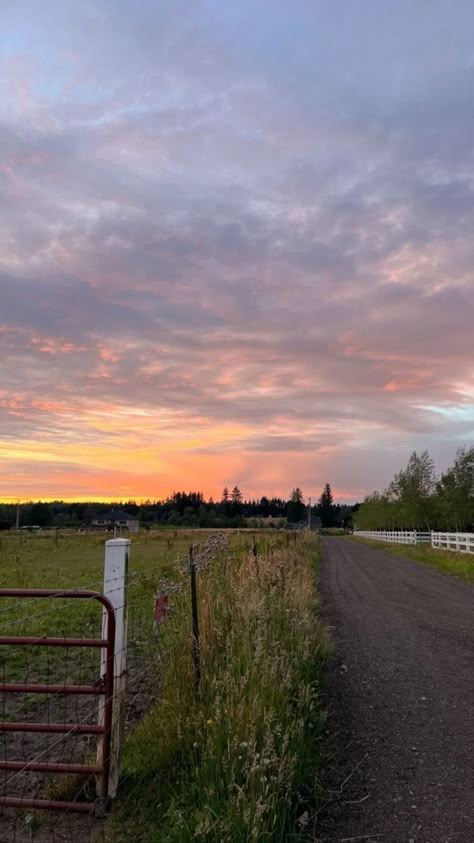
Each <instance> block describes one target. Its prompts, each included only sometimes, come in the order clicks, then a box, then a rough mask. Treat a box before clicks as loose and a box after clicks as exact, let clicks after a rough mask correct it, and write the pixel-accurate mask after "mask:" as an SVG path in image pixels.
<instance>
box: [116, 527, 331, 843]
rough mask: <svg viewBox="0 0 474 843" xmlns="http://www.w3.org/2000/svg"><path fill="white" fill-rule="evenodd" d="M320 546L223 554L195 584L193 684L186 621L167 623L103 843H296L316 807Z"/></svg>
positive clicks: (302, 543) (322, 643)
mask: <svg viewBox="0 0 474 843" xmlns="http://www.w3.org/2000/svg"><path fill="white" fill-rule="evenodd" d="M316 563H317V546H316V543H315V539H314V538H299V539H298V542H297V543H296V544H295V546H293V547H291V548H287V547H286V546H285V545H284V543H283V542H282V540H281V538H280V537H275V540H274V541H272V543H271V546H269V545H268V543H267V544H266V547H265V552H264V553H263V554H261V553H258V555H257V558H255V557H254V556H253V554H252V553H250V552H249V551H248V549H242V548H241V549H240V550H234V551H233V552H231V551H230V550H229V549H224V550H221V551H220V553H219V556H218V558H217V559H214V561H213V563H212V565H211V566H210V567H208V566H205V567H204V568H203V569H202V570H201V572H200V574H199V577H198V585H199V606H200V620H201V658H202V682H201V687H200V690H199V692H196V691H195V689H194V676H193V664H192V658H191V646H190V637H189V628H190V616H189V614H188V612H187V611H184V612H183V615H182V616H181V617H180V618H179V619H176V618H175V619H174V632H173V635H172V636H171V637H170V639H169V644H168V647H167V652H166V659H165V661H164V664H163V671H164V676H163V689H162V693H161V699H160V701H159V703H158V704H157V705H156V706H155V708H154V709H153V710H152V711H151V712H150V714H149V715H148V716H147V718H146V719H145V720H144V721H143V722H142V724H141V725H140V726H139V727H138V728H137V729H136V730H135V731H134V733H133V734H132V735H131V737H130V738H129V741H128V744H127V746H126V751H125V764H124V784H123V787H122V792H121V796H120V797H119V800H118V803H117V804H116V806H115V810H114V812H113V814H112V816H111V818H110V820H109V822H108V823H107V825H106V828H105V831H104V838H105V839H106V840H107V841H112V840H113V841H125V840H130V839H134V840H140V841H147V842H148V843H154V842H155V841H156V843H186V841H198V843H199V841H202V842H203V841H206V843H207V842H208V841H209V843H211V841H214V843H226V841H227V843H239V841H242V843H244V841H265V840H267V841H279V840H281V841H283V840H290V839H291V840H298V839H303V838H304V834H305V826H306V824H307V822H308V820H309V817H310V813H311V810H314V809H315V808H316V806H317V802H318V797H319V796H320V784H319V779H318V772H319V770H318V767H319V757H318V754H319V739H320V736H321V733H322V729H323V720H324V717H323V713H322V711H321V706H320V700H319V670H320V665H321V662H322V660H323V659H324V658H325V657H326V655H327V649H328V646H327V641H326V636H325V633H324V630H323V629H322V627H321V626H320V624H319V622H318V600H317V594H316Z"/></svg>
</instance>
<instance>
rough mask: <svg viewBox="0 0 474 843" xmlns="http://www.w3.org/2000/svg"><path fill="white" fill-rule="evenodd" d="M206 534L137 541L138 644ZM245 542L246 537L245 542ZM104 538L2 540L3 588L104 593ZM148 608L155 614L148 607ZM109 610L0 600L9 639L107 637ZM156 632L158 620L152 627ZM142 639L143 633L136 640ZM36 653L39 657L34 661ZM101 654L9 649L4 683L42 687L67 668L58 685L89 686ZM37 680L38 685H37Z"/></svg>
mask: <svg viewBox="0 0 474 843" xmlns="http://www.w3.org/2000/svg"><path fill="white" fill-rule="evenodd" d="M196 535H199V536H200V535H201V531H196V532H192V531H183V532H179V533H178V532H176V533H172V532H169V531H167V532H161V533H158V532H157V533H150V534H148V533H147V534H144V535H140V536H139V537H138V536H137V537H136V538H132V548H131V555H130V583H131V584H133V588H131V589H130V597H131V598H132V599H131V601H130V613H131V624H130V628H131V633H132V638H133V636H134V633H135V632H136V629H135V627H136V626H137V624H138V622H141V621H142V619H143V615H144V614H145V613H146V617H147V619H149V618H151V612H152V600H153V594H154V592H155V590H156V587H157V583H158V580H159V579H160V577H163V576H164V577H171V578H173V577H174V576H176V574H177V572H178V560H179V559H180V558H183V556H184V555H185V554H186V552H187V550H188V548H189V545H190V544H191V543H192V542H193V541H196ZM237 538H238V537H237ZM104 543H105V538H104V536H95V535H87V534H78V533H71V534H69V535H68V534H66V535H63V536H59V537H57V538H56V537H53V536H40V535H29V536H24V535H19V534H13V535H9V536H2V538H1V539H0V582H1V584H2V587H3V588H55V589H58V590H61V589H89V590H92V591H99V592H100V591H102V590H103V567H104ZM147 606H148V608H146V607H147ZM101 617H102V608H101V606H100V605H99V604H98V603H97V601H95V600H91V601H82V600H81V601H79V600H70V599H69V600H68V599H61V598H55V599H54V600H51V599H38V598H23V599H21V600H20V599H16V598H0V629H1V630H2V634H3V635H31V636H37V637H40V636H44V635H49V636H58V637H67V636H73V637H79V638H81V637H82V638H90V637H100V630H101ZM149 627H150V631H151V622H150V623H149ZM135 637H136V635H135ZM33 653H34V655H33ZM97 662H98V660H97V652H96V651H94V650H90V649H89V650H85V649H81V650H80V649H75V650H64V649H62V648H46V647H43V648H36V649H35V650H34V651H33V650H32V649H31V648H26V647H15V646H12V647H2V650H1V652H0V676H1V677H2V681H7V682H14V681H24V677H25V676H26V675H28V676H29V677H30V680H31V681H42V680H43V679H46V676H48V677H49V678H50V679H51V676H52V675H53V674H54V672H55V669H56V667H60V668H61V675H60V676H59V675H57V676H56V680H57V681H58V682H62V681H64V682H72V681H87V680H86V678H85V675H86V673H90V670H91V669H92V667H93V666H94V665H95V666H96V667H97ZM33 677H34V679H33Z"/></svg>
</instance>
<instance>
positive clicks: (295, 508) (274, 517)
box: [0, 483, 357, 529]
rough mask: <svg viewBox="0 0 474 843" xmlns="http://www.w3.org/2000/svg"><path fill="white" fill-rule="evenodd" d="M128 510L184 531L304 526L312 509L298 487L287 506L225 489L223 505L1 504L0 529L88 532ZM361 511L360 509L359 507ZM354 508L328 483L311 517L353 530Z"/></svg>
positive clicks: (200, 500) (181, 500) (149, 522)
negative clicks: (97, 521) (337, 501)
mask: <svg viewBox="0 0 474 843" xmlns="http://www.w3.org/2000/svg"><path fill="white" fill-rule="evenodd" d="M117 508H119V509H124V510H125V511H126V512H127V513H129V514H130V515H132V516H134V517H136V518H138V519H139V521H140V524H141V526H142V527H143V528H145V529H146V528H147V527H148V528H149V527H152V526H153V525H160V526H166V525H169V526H175V527H179V526H183V527H209V528H212V527H244V526H259V522H260V523H262V524H263V523H267V524H270V525H271V524H272V523H273V524H274V525H275V526H280V525H282V524H283V523H286V522H289V523H291V524H293V525H296V526H298V525H302V523H303V522H305V523H306V522H307V519H308V505H307V503H306V501H305V498H304V495H303V492H302V490H301V489H300V488H299V487H296V488H294V489H293V490H292V492H291V494H290V495H289V498H288V499H287V500H285V499H283V498H280V497H267V496H265V495H264V496H263V497H261V498H258V499H255V498H251V499H247V500H246V499H244V496H243V494H242V492H241V490H240V488H239V487H238V486H237V485H236V486H234V487H233V488H232V489H229V488H228V487H227V486H226V487H225V488H224V489H223V491H222V494H221V497H220V500H218V501H215V500H214V499H213V498H212V497H209V498H207V499H206V498H205V497H204V495H203V494H202V492H194V491H190V492H184V491H181V492H173V494H172V495H170V496H169V497H167V498H165V499H164V500H146V501H144V502H143V503H142V504H138V503H136V501H134V500H128V501H123V502H120V503H119V504H117V503H97V502H94V501H91V502H86V503H82V502H75V503H67V502H65V501H60V500H58V501H53V502H51V503H46V502H43V501H35V502H33V501H32V502H29V503H22V504H21V506H20V510H19V513H18V510H17V505H16V504H0V528H3V529H11V528H14V527H15V525H16V523H17V517H18V514H19V515H20V520H19V526H26V525H36V526H38V527H41V528H42V529H48V528H50V529H54V528H64V529H65V528H73V529H79V528H80V527H88V526H90V525H91V523H92V521H93V520H94V519H97V518H101V517H103V516H104V515H106V513H107V511H108V510H110V509H117ZM356 508H357V505H356ZM353 510H354V507H352V506H345V505H340V504H335V503H334V500H333V495H332V491H331V486H330V484H329V483H327V484H326V485H325V487H324V489H323V492H322V494H321V496H320V498H319V500H318V501H317V502H316V503H315V504H314V505H313V506H312V507H311V516H312V518H313V519H316V521H318V520H319V523H320V525H321V526H323V527H350V526H351V524H352V513H353Z"/></svg>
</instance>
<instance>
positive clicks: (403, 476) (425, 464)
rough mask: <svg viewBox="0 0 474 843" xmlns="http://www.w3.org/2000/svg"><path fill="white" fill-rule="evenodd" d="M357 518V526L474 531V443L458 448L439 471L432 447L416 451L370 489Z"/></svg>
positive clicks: (363, 527)
mask: <svg viewBox="0 0 474 843" xmlns="http://www.w3.org/2000/svg"><path fill="white" fill-rule="evenodd" d="M355 523H356V527H357V529H359V530H422V531H423V530H426V531H429V530H440V531H446V530H455V531H457V532H472V531H474V448H466V447H463V448H459V449H458V451H457V452H456V456H455V459H454V462H453V464H452V465H451V466H449V468H448V469H447V470H446V471H445V472H443V473H442V474H440V475H438V474H437V472H436V468H435V465H434V462H433V460H432V458H431V456H430V454H429V453H428V451H423V452H422V453H421V454H417V452H416V451H414V452H413V453H412V455H411V456H410V459H409V460H408V464H407V466H406V468H404V469H402V470H401V471H399V472H397V473H396V474H395V476H394V478H393V480H392V481H391V482H390V483H389V485H388V486H387V488H386V489H384V490H383V491H382V492H373V493H372V494H371V495H367V497H366V498H365V499H364V501H363V503H362V504H361V506H360V508H359V510H358V512H357V516H356V518H355Z"/></svg>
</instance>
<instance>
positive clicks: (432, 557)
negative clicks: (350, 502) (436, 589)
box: [351, 536, 474, 582]
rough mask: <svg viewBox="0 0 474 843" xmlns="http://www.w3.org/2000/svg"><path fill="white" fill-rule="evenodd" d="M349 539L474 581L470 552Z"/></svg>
mask: <svg viewBox="0 0 474 843" xmlns="http://www.w3.org/2000/svg"><path fill="white" fill-rule="evenodd" d="M351 541H356V542H365V543H366V544H369V545H371V547H378V548H380V549H381V550H386V551H388V553H393V554H394V555H395V556H403V557H404V558H405V559H413V560H414V561H415V562H422V563H423V564H424V565H428V566H429V567H430V568H437V569H438V571H442V572H443V573H444V574H449V575H450V576H454V577H458V578H459V579H461V580H464V582H474V556H472V554H468V553H456V552H455V551H453V550H444V549H442V548H436V547H431V545H429V544H415V545H412V544H391V543H390V542H382V541H377V540H376V539H366V538H359V537H358V536H351Z"/></svg>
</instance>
